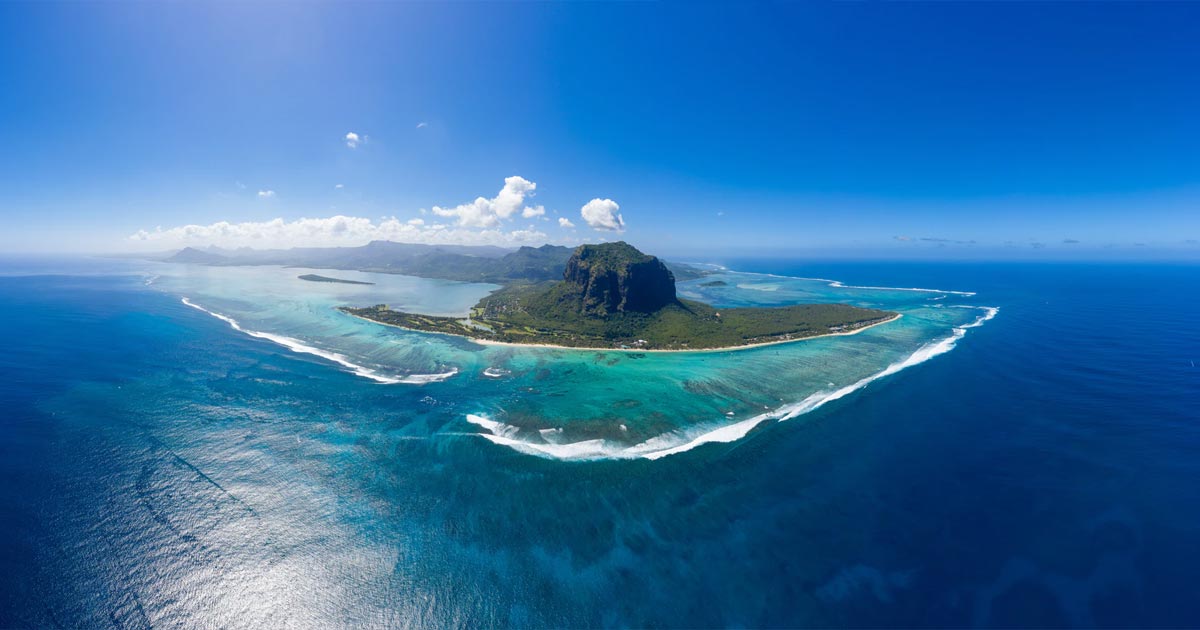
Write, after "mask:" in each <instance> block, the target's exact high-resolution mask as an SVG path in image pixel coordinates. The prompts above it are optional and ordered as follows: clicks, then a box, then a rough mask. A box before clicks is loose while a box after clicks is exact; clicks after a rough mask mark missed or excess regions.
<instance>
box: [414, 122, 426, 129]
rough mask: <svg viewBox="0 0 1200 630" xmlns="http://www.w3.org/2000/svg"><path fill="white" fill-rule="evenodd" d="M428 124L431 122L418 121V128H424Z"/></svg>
mask: <svg viewBox="0 0 1200 630" xmlns="http://www.w3.org/2000/svg"><path fill="white" fill-rule="evenodd" d="M428 126H429V123H427V122H425V121H421V122H419V123H417V129H424V128H426V127H428Z"/></svg>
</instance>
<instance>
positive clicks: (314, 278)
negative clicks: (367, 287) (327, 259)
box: [296, 273, 375, 284]
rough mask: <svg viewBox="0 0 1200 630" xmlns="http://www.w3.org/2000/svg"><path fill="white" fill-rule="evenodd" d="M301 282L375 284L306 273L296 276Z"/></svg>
mask: <svg viewBox="0 0 1200 630" xmlns="http://www.w3.org/2000/svg"><path fill="white" fill-rule="evenodd" d="M296 277H297V278H300V279H301V280H307V281H309V282H336V283H338V284H375V283H374V282H360V281H358V280H342V279H341V278H330V277H329V276H318V275H317V274H315V273H306V274H304V275H303V276H296Z"/></svg>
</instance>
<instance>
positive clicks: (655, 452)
mask: <svg viewBox="0 0 1200 630" xmlns="http://www.w3.org/2000/svg"><path fill="white" fill-rule="evenodd" d="M959 308H973V309H979V310H982V311H983V314H981V315H980V316H979V317H977V318H975V320H974V321H972V322H971V323H968V324H963V325H962V326H956V327H954V328H953V329H952V332H951V334H950V335H948V336H946V337H943V338H941V339H938V340H935V341H931V342H929V343H927V344H925V345H923V346H921V347H920V348H918V349H917V350H916V351H915V352H913V353H912V354H910V355H908V356H907V357H906V358H904V359H902V360H900V361H897V362H895V363H892V364H891V365H889V366H887V367H886V368H884V369H882V370H880V371H879V372H876V373H874V374H871V375H870V376H867V377H865V378H862V379H860V380H858V381H856V382H854V383H851V384H850V385H846V386H845V387H842V388H839V389H833V390H827V391H818V392H816V393H814V394H812V395H810V396H808V397H807V398H805V399H804V400H801V401H799V402H795V403H790V404H787V405H784V406H782V407H779V408H778V409H774V410H772V411H768V412H766V413H762V414H759V415H756V416H753V417H750V418H747V419H745V420H741V421H739V422H735V423H733V424H729V425H725V426H721V427H718V428H715V429H711V430H709V431H706V432H704V433H700V434H698V435H691V436H688V435H681V434H679V433H667V434H664V435H659V436H656V437H653V438H650V439H649V440H646V441H645V442H641V443H639V444H634V445H633V446H627V445H624V444H621V443H619V442H613V441H610V440H604V439H593V440H583V441H580V442H571V443H567V444H561V443H554V444H551V443H539V442H530V441H527V440H522V439H519V438H518V437H517V433H518V431H519V429H518V428H517V427H514V426H512V425H508V424H504V423H502V422H498V421H496V420H492V419H490V418H488V417H486V416H483V415H480V414H468V415H467V422H470V423H471V424H474V425H476V426H479V427H482V428H483V429H484V430H485V431H487V433H480V434H479V435H482V436H483V437H484V438H486V439H488V440H489V441H491V442H493V443H495V444H502V445H504V446H508V447H511V448H513V449H515V450H517V451H520V452H522V453H527V454H530V455H538V456H541V457H548V458H552V459H561V460H576V461H586V460H597V459H634V458H641V459H659V458H662V457H666V456H668V455H675V454H678V453H684V452H687V451H690V450H692V449H694V448H696V447H697V446H700V445H702V444H709V443H726V442H735V441H737V440H740V439H742V438H744V437H746V435H747V434H749V433H750V431H751V430H752V429H754V428H755V427H757V426H758V425H760V424H762V423H763V422H766V421H767V420H776V421H778V422H783V421H784V420H790V419H792V418H795V417H797V416H801V415H804V414H806V413H809V412H810V411H813V410H816V409H818V408H819V407H821V406H822V405H825V404H826V403H829V402H833V401H835V400H838V399H840V398H844V397H846V396H848V395H850V394H851V393H853V392H856V391H858V390H860V389H862V388H864V387H866V386H867V385H870V384H871V383H873V382H875V381H877V380H879V379H881V378H885V377H887V376H891V375H892V374H895V373H897V372H899V371H901V370H903V369H905V368H910V367H912V366H914V365H919V364H921V363H924V362H926V361H928V360H930V359H932V358H934V357H936V356H938V355H942V354H945V353H947V352H949V351H951V350H953V349H954V346H955V344H957V343H958V340H959V339H962V338H963V336H964V335H966V334H967V329H968V328H977V327H979V326H982V325H983V324H984V323H985V322H987V321H988V320H990V319H992V318H993V317H995V316H996V314H997V313H999V312H1000V309H999V308H996V307H994V306H961V307H959Z"/></svg>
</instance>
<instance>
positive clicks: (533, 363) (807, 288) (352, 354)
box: [149, 265, 997, 460]
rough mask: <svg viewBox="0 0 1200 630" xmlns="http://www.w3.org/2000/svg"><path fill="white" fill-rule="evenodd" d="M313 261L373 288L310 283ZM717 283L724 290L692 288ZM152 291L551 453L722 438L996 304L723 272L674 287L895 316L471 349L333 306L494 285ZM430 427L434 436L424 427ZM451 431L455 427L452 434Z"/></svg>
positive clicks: (496, 436)
mask: <svg viewBox="0 0 1200 630" xmlns="http://www.w3.org/2000/svg"><path fill="white" fill-rule="evenodd" d="M301 273H321V274H325V275H332V276H335V277H338V278H343V279H349V280H360V281H367V282H373V283H375V284H374V285H371V286H366V285H348V284H335V283H313V282H306V281H302V280H299V279H297V278H296V276H297V275H299V274H301ZM715 280H720V281H722V282H724V283H725V285H724V286H704V284H705V283H709V282H713V281H715ZM149 282H150V285H151V286H152V287H153V288H155V289H156V290H159V291H163V292H166V293H168V294H170V295H174V296H179V297H180V300H181V302H182V303H184V304H186V305H188V306H191V307H193V308H195V309H196V310H198V311H201V312H204V313H207V314H208V315H210V316H213V317H215V318H217V319H219V320H221V321H224V322H226V323H227V324H229V325H230V326H231V327H232V328H233V329H234V330H236V331H238V332H240V333H242V334H247V335H250V336H253V337H255V338H258V339H262V340H264V341H266V342H270V343H275V344H278V345H281V346H283V347H285V348H288V349H289V350H291V351H293V352H299V353H304V354H309V355H312V356H315V357H317V358H319V359H324V360H325V361H327V362H328V363H329V364H331V365H330V367H332V368H338V369H344V370H347V371H349V372H351V373H353V374H356V375H358V376H360V377H362V378H365V379H368V380H371V381H374V382H377V383H379V384H382V385H413V384H426V383H431V382H439V383H440V385H439V387H438V388H436V389H437V390H438V391H437V392H436V393H435V392H430V393H429V395H430V396H433V397H435V398H436V397H439V396H443V397H446V398H447V399H450V400H453V401H456V402H457V404H456V406H455V411H454V412H453V413H454V414H456V415H457V416H458V418H457V420H460V421H465V422H468V423H470V424H472V425H474V427H470V426H463V427H462V429H463V431H465V432H472V433H474V432H478V431H479V430H480V429H482V433H481V435H482V436H483V437H484V438H486V439H488V440H490V441H492V442H493V443H496V444H499V445H503V446H506V447H510V448H513V449H516V450H518V451H521V452H523V453H528V454H532V455H537V456H543V457H549V458H554V459H564V460H579V459H601V458H632V457H642V458H649V459H656V458H659V457H663V456H666V455H670V454H674V453H680V452H684V451H686V450H689V449H690V448H693V447H695V446H698V445H700V444H704V443H708V442H713V441H718V442H729V441H732V440H736V439H739V438H741V437H743V436H744V435H746V433H747V432H748V431H750V430H751V429H753V428H754V427H755V426H757V425H759V424H761V423H763V422H767V421H780V420H788V419H791V418H795V417H797V416H800V415H802V414H805V413H807V412H809V411H812V410H813V409H816V408H817V407H819V406H821V405H822V404H824V403H825V402H828V401H830V400H835V399H837V398H840V397H842V396H844V395H846V394H849V393H850V392H853V391H855V390H857V389H859V388H861V387H865V386H867V385H868V384H869V383H870V382H872V381H873V380H875V379H877V378H881V377H883V376H886V375H888V374H892V373H895V372H896V371H898V370H900V369H903V368H905V367H909V366H912V365H916V364H919V363H921V362H922V361H925V360H928V359H930V358H932V357H934V356H937V355H938V354H941V353H943V352H946V351H949V350H950V349H952V348H953V347H954V344H955V343H956V342H957V341H958V339H960V338H961V337H962V336H963V335H964V334H965V332H966V331H967V330H968V329H970V328H974V327H977V326H980V325H982V324H983V323H984V322H986V321H987V320H989V319H991V318H992V317H994V316H995V315H996V312H997V309H996V308H995V307H992V306H987V305H980V304H979V303H978V301H977V300H975V299H974V295H973V294H972V293H970V292H965V291H956V290H933V289H924V288H919V289H918V288H912V289H893V288H881V287H854V286H845V285H844V284H842V283H840V282H836V281H832V280H824V279H810V278H795V277H785V276H773V275H765V274H753V273H737V272H732V271H728V270H722V271H721V272H720V273H717V274H714V275H711V276H708V277H706V278H704V279H700V280H693V281H690V282H685V283H681V284H680V285H679V292H680V295H681V296H683V297H686V298H690V299H695V300H700V301H704V302H707V303H710V304H713V305H716V306H717V307H737V306H780V305H787V304H799V303H811V302H842V303H850V304H855V305H858V306H867V307H875V308H883V309H888V310H893V311H897V312H899V313H901V314H902V315H903V317H902V318H900V319H899V320H896V321H893V322H890V323H887V324H883V325H880V326H876V327H874V328H871V329H868V330H865V331H862V332H859V333H857V334H854V335H845V336H831V337H825V338H819V339H811V340H806V341H800V342H795V343H788V344H776V345H771V346H763V347H759V348H748V349H742V350H737V351H726V352H678V353H663V352H618V351H581V350H567V349H549V348H526V347H514V346H484V345H480V344H476V343H473V342H470V341H468V340H464V339H460V338H456V337H451V336H445V335H432V334H424V333H417V332H411V331H406V330H402V329H398V328H394V327H388V326H382V325H379V324H375V323H373V322H368V321H364V320H360V319H357V318H354V317H351V316H349V315H346V314H344V313H341V312H340V311H337V310H336V307H337V306H342V305H353V306H365V305H371V304H379V303H386V304H388V305H390V306H391V307H393V308H397V309H401V310H408V311H413V312H420V313H428V314H433V315H463V316H465V315H466V314H467V312H468V311H469V309H470V307H471V306H472V305H473V304H474V303H475V302H477V301H478V300H479V299H480V298H481V297H482V296H484V295H486V294H487V293H488V292H490V291H492V290H494V289H496V288H498V287H496V286H494V285H486V284H468V283H458V282H449V281H441V280H430V279H424V278H413V277H407V276H395V275H389V274H373V273H361V272H344V271H336V270H320V269H315V270H314V269H295V268H279V267H205V266H174V265H171V266H165V268H163V269H161V272H160V273H156V274H154V276H152V278H151V279H150V280H149ZM438 437H439V438H440V437H442V436H438ZM450 437H452V438H460V437H462V436H459V435H452V436H450Z"/></svg>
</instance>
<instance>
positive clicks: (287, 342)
mask: <svg viewBox="0 0 1200 630" xmlns="http://www.w3.org/2000/svg"><path fill="white" fill-rule="evenodd" d="M180 301H181V302H183V303H184V304H185V305H187V306H190V307H192V308H194V309H196V310H198V311H203V312H205V313H208V314H209V315H212V316H213V317H215V318H217V319H219V320H221V321H223V322H225V323H226V324H229V327H230V328H233V329H234V330H236V331H238V332H240V333H244V334H246V335H249V336H251V337H255V338H257V339H266V340H267V341H271V342H274V343H277V344H279V345H281V346H283V347H285V348H287V349H288V350H291V351H292V352H297V353H301V354H311V355H315V356H318V357H321V358H322V359H325V360H327V361H332V362H334V363H336V364H338V365H340V366H342V367H344V368H347V369H349V370H350V371H351V372H353V373H354V374H355V375H357V376H361V377H363V378H369V379H371V380H373V381H375V382H377V383H384V384H387V385H393V384H396V383H406V384H410V385H424V384H425V383H436V382H438V381H444V380H446V379H448V378H450V377H451V376H454V375H455V374H458V369H457V368H452V369H451V370H449V371H447V372H442V373H439V374H409V375H408V376H390V375H387V374H381V373H379V372H378V371H376V370H372V369H371V368H368V367H364V366H361V365H358V364H357V363H353V362H351V361H350V360H349V359H347V358H346V357H345V356H344V355H341V354H338V353H336V352H330V351H328V350H322V349H320V348H314V347H313V346H310V345H308V344H306V343H304V342H302V341H300V340H299V339H293V338H292V337H285V336H283V335H276V334H272V333H267V332H261V331H258V330H249V329H246V328H243V327H242V325H241V324H239V323H238V322H237V320H235V319H234V318H232V317H229V316H228V315H222V314H220V313H215V312H213V311H210V310H208V309H206V308H204V307H203V306H200V305H199V304H196V303H194V302H192V301H191V300H189V299H187V298H183V299H181V300H180Z"/></svg>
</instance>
